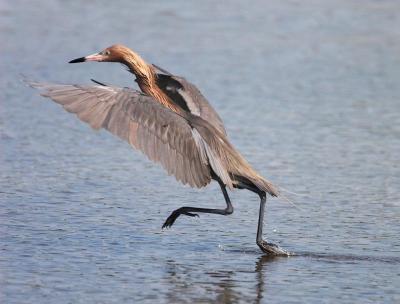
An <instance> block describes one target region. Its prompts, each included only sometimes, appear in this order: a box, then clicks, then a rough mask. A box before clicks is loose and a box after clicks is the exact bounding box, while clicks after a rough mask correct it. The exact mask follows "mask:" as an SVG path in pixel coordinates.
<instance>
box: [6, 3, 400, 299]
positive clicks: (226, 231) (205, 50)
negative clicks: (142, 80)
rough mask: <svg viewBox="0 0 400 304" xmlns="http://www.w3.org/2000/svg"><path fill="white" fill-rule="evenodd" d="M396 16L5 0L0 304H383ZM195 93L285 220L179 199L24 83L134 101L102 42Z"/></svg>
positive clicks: (392, 216)
mask: <svg viewBox="0 0 400 304" xmlns="http://www.w3.org/2000/svg"><path fill="white" fill-rule="evenodd" d="M399 9H400V4H399V2H398V1H394V0H393V1H389V0H388V1H362V3H361V2H359V1H355V0H354V1H353V0H350V1H349V0H340V1H311V0H310V1H268V2H264V1H259V2H254V1H253V2H252V3H251V4H249V3H247V2H245V1H232V2H230V3H229V4H228V3H226V2H223V3H222V2H221V3H220V4H216V3H213V2H205V1H201V2H200V1H199V2H198V3H196V4H194V3H191V4H189V3H188V2H187V1H152V2H149V1H147V2H142V3H133V1H121V2H120V3H119V5H118V6H117V5H116V4H114V2H112V3H111V2H109V1H96V2H91V3H87V2H84V1H70V2H67V1H4V0H3V1H1V2H0V20H1V26H0V35H1V36H0V37H1V41H2V44H1V48H0V53H1V61H0V70H1V76H0V89H1V101H0V102H1V108H0V111H1V114H0V115H1V120H0V138H1V158H0V168H1V171H0V185H1V186H0V187H1V189H0V191H1V193H0V229H1V230H0V231H1V232H0V249H1V254H0V302H1V303H210V302H217V303H295V302H299V301H300V302H303V303H321V302H323V303H337V302H340V303H355V302H357V303H378V302H380V303H399V302H400V292H399V288H400V260H399V259H400V237H399V235H400V225H399V219H400V193H399V189H400V153H399V151H400V102H399V99H400V85H399V79H400V57H399V54H400V18H399V14H398V11H399ZM117 42H118V43H124V44H126V45H128V46H130V47H132V48H134V49H135V50H136V51H138V52H139V53H140V54H142V55H143V57H144V58H145V59H146V60H148V61H149V62H153V63H156V64H158V65H160V66H162V67H164V68H166V69H169V70H171V71H172V72H174V73H176V74H179V75H185V76H186V77H187V78H188V79H190V80H191V81H193V82H194V83H196V84H197V85H198V86H199V87H200V88H201V90H202V91H203V93H204V94H205V95H206V96H207V97H208V98H209V99H210V100H211V102H212V103H213V105H214V106H215V108H216V109H217V110H218V112H219V113H220V114H221V116H222V118H223V119H224V121H225V123H226V127H227V130H228V133H229V136H230V139H231V141H232V143H233V144H234V145H235V146H236V147H237V148H238V149H239V150H240V151H241V152H242V153H243V155H244V156H245V157H246V158H247V159H248V160H249V161H250V162H251V163H252V164H254V166H255V167H256V168H257V169H258V170H259V171H260V172H261V173H262V174H263V175H264V176H265V177H268V178H269V179H271V180H272V181H274V182H275V183H276V184H278V185H280V186H281V187H283V188H285V189H288V190H290V191H293V192H296V193H298V194H300V195H299V196H296V195H292V194H287V195H288V196H289V197H290V198H291V199H292V200H294V201H295V203H296V205H297V206H298V209H296V208H293V207H292V206H291V205H290V204H287V203H286V202H284V201H280V200H276V199H274V200H269V204H268V206H267V214H266V228H265V230H266V231H265V237H266V238H267V239H268V241H272V242H274V243H277V244H279V245H280V246H281V247H283V248H284V249H286V250H289V251H291V252H294V253H295V254H296V255H295V256H292V257H289V258H276V259H270V258H268V257H266V256H263V254H262V253H261V252H260V251H259V249H258V248H257V246H256V245H255V232H256V224H257V213H258V199H257V197H256V196H254V195H253V194H251V193H249V192H246V191H236V192H234V193H232V194H231V198H232V201H233V203H234V207H235V212H234V214H233V215H231V216H227V217H219V216H217V215H201V217H200V218H189V217H181V218H179V219H178V221H177V223H176V224H175V225H174V227H173V228H172V229H170V230H167V231H161V229H160V227H161V225H162V223H163V221H164V220H165V218H166V217H167V216H168V215H169V214H170V212H171V211H172V210H174V209H176V208H178V207H181V206H183V205H189V206H190V205H195V206H204V207H216V206H220V207H222V206H224V203H223V197H222V194H221V193H220V192H219V190H218V186H216V185H214V184H212V185H211V186H209V187H207V188H206V189H203V190H193V189H190V188H188V187H184V186H182V185H180V184H178V183H177V182H175V180H174V179H173V178H171V177H167V176H166V174H165V173H164V171H163V170H162V169H161V168H160V167H158V166H157V165H154V164H152V163H150V162H149V161H147V159H146V158H145V157H144V156H143V155H142V154H140V153H138V152H134V151H132V150H131V148H130V147H129V146H128V145H127V144H125V143H123V142H121V141H119V140H118V139H116V138H114V137H113V136H111V135H110V134H108V133H107V132H104V131H102V132H98V133H96V132H93V131H92V130H91V129H90V128H89V127H88V126H86V125H84V124H83V123H81V122H80V121H78V120H77V119H76V118H75V117H73V116H72V115H70V114H68V113H66V112H65V111H64V110H62V109H61V108H60V107H59V106H57V105H56V104H53V103H51V102H50V101H48V100H46V99H43V98H41V97H40V96H39V95H38V94H37V92H36V91H34V90H32V89H30V88H27V87H26V86H25V85H23V84H22V83H21V82H20V78H21V76H20V74H21V73H23V74H25V75H27V76H28V77H31V78H33V79H35V80H42V81H53V82H68V83H85V82H86V83H87V82H89V79H90V78H95V79H97V80H99V81H104V82H109V83H114V84H119V85H121V86H128V85H129V86H134V84H133V82H132V78H131V76H130V75H129V74H128V73H126V72H125V71H124V70H123V69H121V66H119V65H116V64H96V63H87V64H75V65H68V64H66V62H67V61H69V60H71V59H73V58H76V57H80V56H83V55H87V54H91V53H94V52H96V51H99V50H101V49H103V48H104V47H106V46H109V45H111V44H113V43H117Z"/></svg>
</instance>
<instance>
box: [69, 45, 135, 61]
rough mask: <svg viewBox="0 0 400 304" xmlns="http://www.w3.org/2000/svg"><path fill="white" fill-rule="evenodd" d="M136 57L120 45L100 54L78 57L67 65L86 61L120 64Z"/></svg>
mask: <svg viewBox="0 0 400 304" xmlns="http://www.w3.org/2000/svg"><path fill="white" fill-rule="evenodd" d="M132 56H133V57H135V56H138V55H137V54H136V53H134V52H133V51H132V50H130V49H129V48H127V47H126V46H124V45H122V44H114V45H112V46H110V47H108V48H106V49H104V50H102V51H101V52H98V53H94V54H92V55H88V56H85V57H79V58H76V59H74V60H71V61H70V62H69V63H78V62H86V61H97V62H121V63H125V62H126V60H127V58H129V57H132Z"/></svg>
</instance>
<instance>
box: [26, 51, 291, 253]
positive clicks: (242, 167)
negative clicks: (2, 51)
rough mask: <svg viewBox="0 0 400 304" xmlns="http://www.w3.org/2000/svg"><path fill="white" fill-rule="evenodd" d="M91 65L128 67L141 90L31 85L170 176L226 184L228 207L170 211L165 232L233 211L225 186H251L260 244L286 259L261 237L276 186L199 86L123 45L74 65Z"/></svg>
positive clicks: (196, 184) (187, 181) (191, 182)
mask: <svg viewBox="0 0 400 304" xmlns="http://www.w3.org/2000/svg"><path fill="white" fill-rule="evenodd" d="M86 61H98V62H119V63H122V64H123V65H125V66H127V68H128V70H129V71H130V72H131V73H133V74H134V75H135V76H136V82H137V83H138V85H139V87H140V89H141V91H142V92H139V91H136V90H134V89H130V88H119V87H116V86H111V85H105V84H102V83H100V82H96V81H95V82H96V83H97V84H96V85H64V84H47V83H33V82H32V83H30V85H31V86H32V87H35V88H38V89H40V90H41V94H42V95H43V96H45V97H49V98H51V99H52V100H53V101H55V102H56V103H59V104H61V105H62V106H63V107H64V109H66V110H67V111H68V112H71V113H75V114H76V115H77V116H78V117H79V118H80V119H81V120H82V121H84V122H86V123H88V124H90V126H91V127H92V128H94V129H100V128H104V129H106V130H108V131H110V132H111V133H112V134H114V135H116V136H118V137H120V138H122V139H124V140H126V141H127V142H128V143H129V144H130V145H132V146H133V147H134V148H136V149H139V150H140V151H142V152H143V153H144V154H145V155H147V157H148V158H149V159H150V160H152V161H154V162H159V163H161V165H162V166H163V167H164V169H165V170H166V171H167V172H168V174H170V175H174V176H175V178H176V179H177V180H179V181H181V182H182V183H183V184H189V185H190V186H191V187H197V188H201V187H204V186H206V185H208V184H209V183H210V182H211V180H215V181H216V182H218V184H219V186H220V187H221V190H222V193H223V195H224V198H225V202H226V208H225V209H209V208H198V207H181V208H179V209H177V210H175V211H173V212H172V213H171V215H170V216H169V217H168V218H167V219H166V221H165V222H164V224H163V226H162V227H163V228H166V227H171V226H172V225H173V224H174V222H175V220H176V219H177V218H178V217H179V216H180V215H187V216H192V217H193V216H198V215H197V213H213V214H221V215H229V214H232V213H233V206H232V203H231V201H230V198H229V196H228V193H227V190H226V187H228V188H229V189H230V190H232V189H234V188H237V189H247V190H250V191H252V192H254V193H256V194H257V195H258V196H259V197H260V210H259V218H258V229H257V238H256V242H257V245H258V246H259V247H260V248H261V249H262V250H263V251H264V252H266V253H269V254H273V255H283V254H286V252H284V251H283V250H282V249H280V248H279V246H276V245H274V244H272V243H267V242H266V241H264V240H263V239H262V229H263V218H264V209H265V204H266V196H267V194H269V195H271V196H278V194H279V192H278V190H277V188H276V187H275V186H274V185H273V184H272V183H271V182H269V181H268V180H266V179H264V178H263V177H262V176H261V175H260V174H259V173H257V172H256V171H255V170H254V169H253V168H252V167H251V166H250V165H249V163H248V162H247V161H246V160H245V159H244V158H243V157H242V155H240V153H239V152H238V151H237V150H236V149H235V148H234V147H233V146H232V145H231V143H230V142H229V140H228V138H227V135H226V132H225V128H224V126H223V123H222V120H221V118H220V117H219V116H218V114H217V113H216V112H215V110H214V109H213V108H212V107H211V105H210V104H209V103H208V101H207V100H206V99H205V98H204V97H203V95H202V94H201V93H200V91H199V90H198V89H197V88H196V87H195V86H194V85H193V84H191V83H190V82H188V81H186V80H185V79H184V78H181V77H177V76H174V75H172V74H171V73H169V72H167V71H165V70H163V69H162V68H159V67H157V66H154V65H149V64H147V63H146V62H145V61H144V60H143V59H142V58H141V57H140V56H139V55H138V54H136V53H135V52H133V51H132V50H130V49H129V48H127V47H125V46H122V45H113V46H111V47H108V48H106V49H105V50H103V51H101V52H99V53H96V54H93V55H89V56H86V57H81V58H77V59H75V60H71V61H70V63H77V62H86Z"/></svg>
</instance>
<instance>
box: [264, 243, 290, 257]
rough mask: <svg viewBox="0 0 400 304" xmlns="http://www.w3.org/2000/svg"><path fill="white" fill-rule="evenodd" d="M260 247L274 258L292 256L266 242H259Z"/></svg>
mask: <svg viewBox="0 0 400 304" xmlns="http://www.w3.org/2000/svg"><path fill="white" fill-rule="evenodd" d="M257 245H258V247H260V249H261V250H262V251H263V252H265V253H266V254H268V255H274V256H290V255H291V254H290V252H288V251H286V250H284V249H283V248H281V247H279V246H278V245H275V244H273V243H268V242H266V241H264V240H261V241H259V242H257Z"/></svg>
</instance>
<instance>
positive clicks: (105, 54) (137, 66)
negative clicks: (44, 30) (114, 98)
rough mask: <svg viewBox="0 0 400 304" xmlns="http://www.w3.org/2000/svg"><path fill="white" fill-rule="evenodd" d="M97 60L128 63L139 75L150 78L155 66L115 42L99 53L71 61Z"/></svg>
mask: <svg viewBox="0 0 400 304" xmlns="http://www.w3.org/2000/svg"><path fill="white" fill-rule="evenodd" d="M87 61H97V62H120V63H122V64H124V65H126V66H127V67H128V69H129V71H131V72H132V73H134V74H135V75H136V76H137V77H145V78H150V77H152V75H153V68H152V67H151V66H150V65H148V64H147V63H146V62H145V61H144V60H143V59H142V58H141V57H140V56H139V55H138V54H136V53H135V52H134V51H132V50H131V49H129V48H128V47H126V46H124V45H122V44H114V45H112V46H110V47H108V48H106V49H104V50H102V51H101V52H99V53H95V54H92V55H88V56H85V57H80V58H76V59H74V60H71V61H70V62H69V63H78V62H87Z"/></svg>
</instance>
